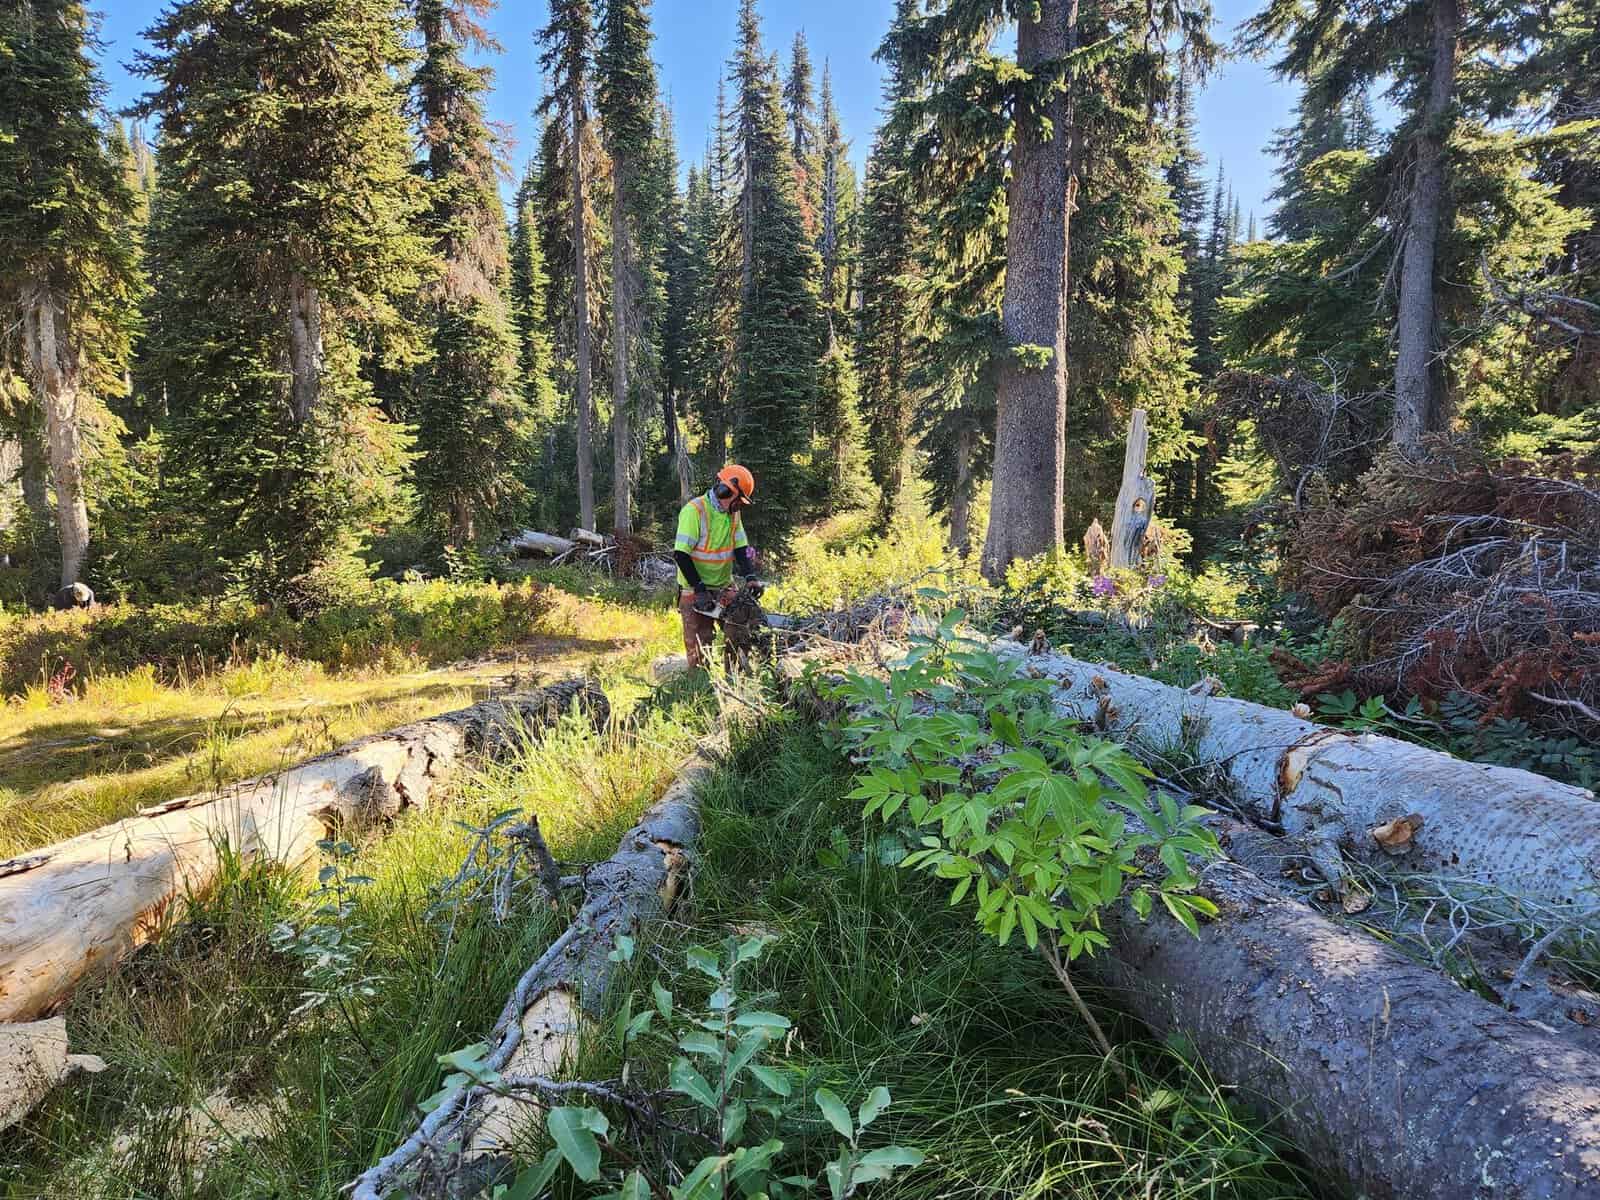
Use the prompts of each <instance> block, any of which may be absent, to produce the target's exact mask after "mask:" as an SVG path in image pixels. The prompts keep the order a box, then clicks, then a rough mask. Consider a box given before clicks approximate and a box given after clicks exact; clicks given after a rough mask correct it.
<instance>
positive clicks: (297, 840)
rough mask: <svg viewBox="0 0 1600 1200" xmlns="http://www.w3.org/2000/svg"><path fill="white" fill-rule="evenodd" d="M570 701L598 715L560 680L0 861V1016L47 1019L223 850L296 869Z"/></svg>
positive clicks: (203, 883) (581, 692) (209, 870)
mask: <svg viewBox="0 0 1600 1200" xmlns="http://www.w3.org/2000/svg"><path fill="white" fill-rule="evenodd" d="M574 707H586V708H587V709H588V711H589V712H591V713H592V714H593V715H594V717H595V718H596V719H597V720H602V721H603V720H604V719H605V714H606V701H605V697H604V695H602V694H601V692H600V690H599V688H598V687H597V686H596V685H595V684H593V683H591V682H589V681H587V680H581V679H580V680H569V681H567V682H564V683H558V684H554V685H552V686H550V687H547V688H542V689H539V690H538V691H536V692H532V693H529V694H527V695H523V696H510V697H507V698H506V699H504V700H493V701H485V702H484V703H482V704H477V705H474V706H473V707H471V708H466V709H462V710H460V711H458V712H453V713H446V714H444V715H442V716H438V717H434V718H432V719H430V720H426V721H418V722H416V723H415V724H412V725H406V726H402V727H401V728H399V729H394V730H391V731H390V732H388V733H381V734H377V735H374V736H372V737H368V738H363V739H361V740H360V741H356V742H352V743H351V744H350V745H348V746H345V747H343V748H341V749H339V750H335V751H334V752H333V753H331V754H325V755H322V756H321V757H319V758H314V759H311V760H310V761H308V762H305V763H302V764H301V765H300V766H298V767H294V768H292V769H290V770H288V771H285V772H283V773H282V774H279V775H269V776H263V777H261V778H259V779H254V780H249V781H246V782H244V783H239V784H234V785H231V786H230V787H228V788H227V789H225V790H224V791H223V792H222V793H221V794H206V795H198V796H189V797H185V798H183V799H179V800H169V801H167V802H166V803H164V804H159V805H156V806H154V807H152V808H149V809H146V810H144V811H143V812H141V813H140V814H139V815H138V816H135V817H129V818H128V819H126V820H123V821H118V822H116V823H115V824H112V825H107V826H105V827H103V828H101V829H96V830H93V831H91V832H89V833H85V834H82V835H80V836H78V837H75V838H72V839H70V840H68V841H65V842H58V843H57V844H55V845H53V846H46V847H44V848H43V849H40V850H36V851H32V852H30V853H28V854H26V855H24V856H22V857H21V858H17V859H12V860H11V861H9V862H6V863H0V1021H17V1020H27V1019H29V1018H31V1017H35V1016H38V1015H39V1014H41V1013H44V1012H46V1011H48V1010H49V1009H51V1008H52V1007H54V1006H55V1005H57V1004H59V1003H60V1002H61V1000H62V999H63V998H64V997H65V996H66V995H67V994H68V993H70V992H71V990H72V988H73V987H74V986H75V985H76V984H77V983H78V981H79V980H80V979H82V978H83V977H84V976H85V975H86V974H88V973H89V972H90V971H91V970H97V969H100V968H103V967H105V966H108V965H110V964H111V963H114V962H116V961H117V960H118V959H120V958H122V957H123V956H124V955H126V954H127V953H128V952H130V951H131V950H133V949H134V948H136V947H138V946H140V945H142V944H143V943H144V942H146V941H148V940H149V939H150V938H151V937H152V936H154V935H155V934H156V933H157V932H158V931H159V930H161V929H162V928H163V927H165V926H166V925H167V924H168V922H169V921H171V920H172V919H174V914H175V913H178V914H181V912H182V910H183V909H184V908H185V906H186V904H187V901H188V898H189V897H191V896H195V895H200V894H203V893H204V892H205V891H206V890H207V889H209V888H210V886H211V885H212V884H213V883H214V882H215V880H216V878H217V876H218V874H219V873H220V872H221V870H222V867H223V862H224V860H225V859H227V858H229V857H230V856H234V857H236V858H237V859H239V860H242V861H244V862H256V861H275V862H281V863H288V864H297V863H300V862H303V861H305V860H307V859H309V858H311V857H312V856H313V855H314V854H315V853H316V848H317V842H318V841H319V840H321V839H322V838H324V837H327V836H328V835H329V834H330V833H331V832H332V831H333V830H335V829H337V828H338V827H340V826H341V825H345V824H348V823H352V822H360V821H363V820H370V819H374V818H387V817H391V816H393V815H395V814H396V813H398V812H400V811H402V810H403V809H406V808H411V807H424V806H426V805H427V804H428V803H430V802H431V801H434V800H437V798H438V796H439V795H440V792H441V790H442V785H443V784H444V783H446V782H447V781H448V780H449V778H450V777H451V775H452V773H453V772H454V770H455V768H456V767H458V766H459V765H460V764H461V762H462V760H464V759H466V758H468V757H469V756H471V755H474V754H483V755H489V756H493V755H495V754H498V753H500V752H501V751H502V750H504V749H505V748H507V747H508V746H510V745H512V744H513V743H514V741H515V737H516V732H517V731H518V730H519V729H522V728H525V727H527V726H529V725H532V726H536V727H537V726H541V725H544V724H548V723H550V722H551V721H554V720H555V719H556V718H557V717H559V716H560V715H561V714H563V713H565V712H568V711H571V710H572V709H573V708H574Z"/></svg>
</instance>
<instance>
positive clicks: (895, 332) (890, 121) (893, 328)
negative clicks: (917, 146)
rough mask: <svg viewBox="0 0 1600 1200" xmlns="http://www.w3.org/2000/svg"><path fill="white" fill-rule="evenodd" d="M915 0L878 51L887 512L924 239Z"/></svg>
mask: <svg viewBox="0 0 1600 1200" xmlns="http://www.w3.org/2000/svg"><path fill="white" fill-rule="evenodd" d="M916 7H917V6H916V4H915V0H898V3H897V5H896V8H895V19H894V22H893V24H892V25H891V26H890V28H889V32H888V34H887V35H886V36H885V38H884V41H883V44H882V45H881V46H879V48H878V51H877V54H876V57H877V58H878V59H879V61H881V62H882V63H883V64H884V68H885V80H884V102H885V111H886V113H887V119H886V120H885V122H884V124H883V125H882V126H881V127H880V129H879V131H878V135H877V137H876V138H875V139H874V142H873V147H872V157H871V158H870V159H869V160H868V162H867V186H866V195H865V197H864V201H863V205H862V233H861V291H862V305H861V328H860V341H859V344H858V360H859V363H860V370H861V395H862V407H863V410H864V412H863V416H864V418H865V420H866V422H867V431H868V432H867V444H868V448H869V451H870V461H871V464H872V481H873V483H874V484H875V485H876V487H877V489H878V512H879V517H880V519H883V518H887V516H888V514H889V513H891V512H892V511H893V510H894V506H895V505H896V504H897V503H898V501H899V499H900V494H901V491H902V490H903V488H904V484H905V466H906V456H907V453H908V450H909V446H908V443H909V441H910V433H911V416H912V411H913V396H912V392H911V385H910V379H909V375H910V370H911V358H910V340H911V337H912V334H913V315H912V305H911V297H910V288H911V272H912V265H913V259H914V253H915V246H916V241H917V225H916V203H915V197H914V194H913V181H912V179H911V175H910V166H911V138H912V134H913V130H912V127H911V125H910V123H909V120H908V119H906V118H905V117H903V116H902V119H900V120H896V119H895V117H896V114H897V113H898V114H905V113H906V112H908V106H909V105H910V102H911V100H912V96H913V89H914V88H915V82H914V76H913V74H912V70H911V68H910V65H909V64H908V63H907V61H906V50H905V41H906V39H907V38H909V37H910V36H911V33H912V23H913V22H914V21H915V19H916Z"/></svg>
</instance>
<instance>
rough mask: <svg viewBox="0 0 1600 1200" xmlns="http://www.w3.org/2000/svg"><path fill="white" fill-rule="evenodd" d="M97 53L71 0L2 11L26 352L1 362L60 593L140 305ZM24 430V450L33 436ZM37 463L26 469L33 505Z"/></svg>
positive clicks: (15, 3)
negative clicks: (11, 374)
mask: <svg viewBox="0 0 1600 1200" xmlns="http://www.w3.org/2000/svg"><path fill="white" fill-rule="evenodd" d="M91 42H92V36H91V30H90V24H89V18H88V15H87V14H86V12H85V9H84V6H83V5H82V4H81V3H77V2H75V0H0V340H4V341H12V340H13V339H15V340H16V342H17V343H19V344H18V345H16V346H15V348H14V350H13V351H12V352H10V353H8V352H7V351H6V350H5V348H4V347H0V360H7V359H9V360H10V361H12V362H16V363H18V364H19V365H20V368H21V371H20V372H19V374H22V375H25V376H26V378H27V379H28V381H29V382H30V383H31V385H32V386H31V389H30V391H31V393H32V396H33V397H34V399H35V400H36V402H37V404H38V408H39V410H40V412H41V415H42V421H41V422H38V424H42V426H43V430H44V434H45V437H46V440H47V442H48V445H49V466H50V476H51V482H52V483H53V484H54V487H55V494H56V511H55V517H56V533H57V538H58V540H59V542H60V548H61V576H60V579H61V584H62V586H63V587H65V586H66V585H68V584H71V583H76V582H77V581H78V577H79V575H80V573H81V572H82V570H83V566H84V561H85V558H86V556H87V554H88V550H89V510H88V503H87V496H86V493H85V479H84V474H85V454H86V446H85V437H84V424H85V422H86V421H87V420H88V419H89V417H90V414H91V413H92V412H93V411H94V410H95V409H96V408H97V407H98V406H101V405H103V403H104V400H105V398H106V397H108V396H111V395H115V394H120V393H121V392H122V391H124V390H125V388H126V383H125V380H124V371H125V368H126V364H127V358H128V353H129V329H130V321H129V318H130V316H131V314H132V311H133V307H134V304H135V302H136V300H135V291H136V267H135V262H134V256H133V253H132V247H131V245H130V241H129V235H128V228H129V225H130V223H131V221H132V220H133V218H134V212H135V202H134V197H133V194H132V191H131V190H130V188H129V186H128V182H127V179H126V177H125V174H124V163H123V162H122V161H121V160H119V158H117V157H116V156H114V155H113V154H112V153H111V152H110V151H109V149H108V147H107V145H106V142H105V137H104V129H103V125H102V124H101V122H100V120H99V119H98V118H99V117H100V116H101V115H102V111H101V98H102V95H103V93H104V85H103V84H102V83H101V81H100V78H99V76H98V74H97V72H96V70H95V67H94V64H93V63H92V62H91V61H90V58H89V49H90V46H91ZM12 390H13V392H14V393H20V389H19V388H16V387H13V388H12ZM21 423H22V427H23V433H24V450H28V449H31V446H32V445H33V444H34V443H33V430H34V429H35V428H37V425H36V424H35V422H33V421H31V420H29V419H27V418H26V417H24V418H22V422H21ZM36 463H37V458H36V457H35V458H33V459H32V461H31V462H25V463H23V464H21V465H22V467H23V468H24V469H25V471H27V472H28V473H29V474H30V475H31V480H29V479H25V490H28V491H31V492H32V493H33V494H32V495H30V496H29V499H30V501H32V502H35V503H37V501H38V499H39V493H41V492H42V488H41V487H40V484H41V483H42V479H41V478H40V474H41V473H40V471H39V470H38V467H37V466H36V465H35V464H36Z"/></svg>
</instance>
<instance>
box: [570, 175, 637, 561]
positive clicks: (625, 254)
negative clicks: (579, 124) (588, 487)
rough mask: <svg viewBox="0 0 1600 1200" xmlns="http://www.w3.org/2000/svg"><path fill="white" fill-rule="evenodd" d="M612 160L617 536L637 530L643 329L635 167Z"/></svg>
mask: <svg viewBox="0 0 1600 1200" xmlns="http://www.w3.org/2000/svg"><path fill="white" fill-rule="evenodd" d="M611 161H612V164H613V172H614V178H613V180H612V192H611V253H612V264H613V265H612V270H611V287H612V310H613V318H612V330H611V462H612V468H611V505H612V508H614V509H615V510H616V511H615V514H614V518H613V520H614V524H615V526H616V530H617V533H618V534H625V533H631V532H632V531H633V408H632V403H633V401H632V397H631V395H630V394H629V387H630V385H629V382H628V363H629V359H628V356H629V355H630V354H631V353H632V352H633V334H634V330H636V329H637V328H638V327H639V321H638V313H637V311H636V309H637V300H638V287H637V273H638V267H637V265H636V263H635V261H634V258H635V255H634V249H633V231H632V230H631V229H630V228H629V226H628V212H627V202H628V197H629V196H631V195H632V194H633V170H632V164H631V163H629V162H628V161H627V159H626V157H625V156H624V155H622V154H614V155H613V156H612V159H611ZM584 524H585V526H589V525H592V522H590V521H585V522H584Z"/></svg>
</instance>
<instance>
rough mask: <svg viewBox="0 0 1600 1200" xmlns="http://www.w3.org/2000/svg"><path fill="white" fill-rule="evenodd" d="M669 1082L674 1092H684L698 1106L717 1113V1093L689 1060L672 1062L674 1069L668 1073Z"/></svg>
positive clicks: (679, 1059) (678, 1059) (676, 1059)
mask: <svg viewBox="0 0 1600 1200" xmlns="http://www.w3.org/2000/svg"><path fill="white" fill-rule="evenodd" d="M667 1082H669V1083H670V1084H671V1085H672V1087H673V1090H674V1091H679V1092H682V1093H683V1094H684V1095H685V1096H688V1097H689V1099H691V1100H693V1101H694V1102H695V1103H696V1104H699V1105H701V1106H702V1107H703V1108H709V1109H710V1110H711V1111H712V1112H716V1110H717V1093H716V1092H715V1091H714V1090H713V1089H712V1087H711V1085H710V1084H709V1083H707V1082H706V1077H705V1076H704V1075H702V1074H700V1072H699V1071H697V1070H695V1069H694V1064H693V1063H691V1062H690V1061H689V1060H688V1059H687V1058H675V1059H673V1060H672V1068H671V1070H670V1071H668V1073H667Z"/></svg>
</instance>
